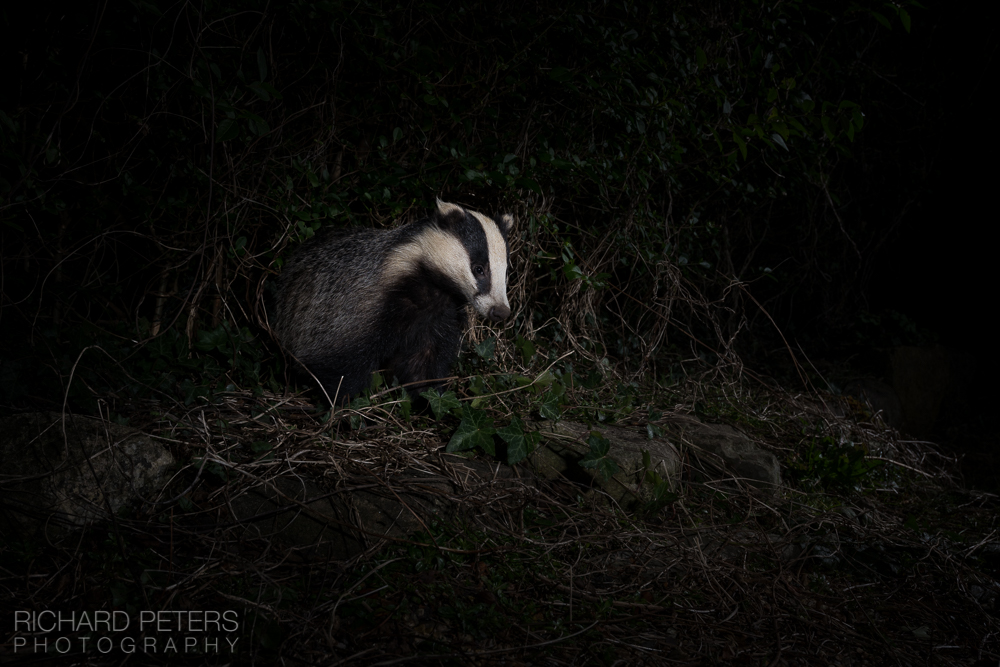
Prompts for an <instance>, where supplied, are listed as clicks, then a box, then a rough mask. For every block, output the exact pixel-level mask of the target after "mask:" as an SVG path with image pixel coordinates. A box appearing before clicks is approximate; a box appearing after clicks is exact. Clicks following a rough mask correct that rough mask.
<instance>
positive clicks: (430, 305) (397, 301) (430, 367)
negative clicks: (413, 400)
mask: <svg viewBox="0 0 1000 667" xmlns="http://www.w3.org/2000/svg"><path fill="white" fill-rule="evenodd" d="M467 321H468V317H467V315H466V310H465V298H464V297H463V296H462V294H461V292H460V291H459V290H458V288H457V287H456V286H454V285H451V284H450V283H449V281H448V280H447V278H445V277H444V276H441V275H440V274H438V273H436V272H433V271H430V270H428V269H427V268H426V267H420V268H419V269H418V270H417V271H416V272H415V273H413V274H411V275H409V276H405V277H404V278H402V279H400V280H399V281H397V282H396V284H395V285H394V286H393V287H391V288H390V289H389V290H388V291H387V293H386V296H385V301H384V302H383V305H382V307H381V309H380V311H379V314H378V319H377V322H376V326H375V327H374V331H376V332H380V334H374V335H370V336H369V337H368V338H359V339H358V340H356V341H355V343H354V344H352V345H350V346H348V347H346V348H345V349H343V350H329V351H324V352H323V353H322V354H319V355H315V356H313V357H311V358H307V359H302V360H301V361H302V362H303V363H304V364H305V365H306V366H307V367H308V369H309V370H310V371H311V372H312V373H313V375H315V376H316V379H317V380H319V381H320V383H322V385H323V387H324V388H325V389H326V391H327V393H328V394H329V396H330V398H331V399H332V400H337V401H343V400H346V399H347V398H349V397H351V396H354V395H357V394H358V393H360V392H361V391H363V390H364V389H366V388H367V387H368V385H369V383H370V382H371V375H372V373H373V372H375V371H377V370H383V371H386V372H387V373H386V376H387V379H388V378H392V377H395V378H396V379H397V380H398V381H399V383H400V384H401V385H404V386H406V388H407V390H408V391H409V392H410V394H411V395H416V394H418V393H419V392H420V391H423V390H424V389H426V388H427V387H429V386H434V385H436V384H439V382H435V381H440V380H441V379H442V378H445V377H448V376H449V375H450V369H451V365H452V364H453V363H454V362H455V358H456V357H457V356H458V346H459V343H460V342H461V338H462V331H463V330H464V329H465V327H466V324H467ZM341 378H343V379H341ZM335 395H336V396H337V397H338V398H334V396H335Z"/></svg>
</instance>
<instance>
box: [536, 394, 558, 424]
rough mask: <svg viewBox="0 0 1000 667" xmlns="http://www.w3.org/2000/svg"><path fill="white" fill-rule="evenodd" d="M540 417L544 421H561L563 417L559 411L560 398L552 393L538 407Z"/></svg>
mask: <svg viewBox="0 0 1000 667" xmlns="http://www.w3.org/2000/svg"><path fill="white" fill-rule="evenodd" d="M538 415H539V416H540V417H541V418H542V419H559V418H560V417H561V416H562V412H561V411H560V410H559V397H558V396H556V395H555V394H553V393H551V392H550V393H549V395H548V396H546V398H545V401H544V402H543V403H542V404H541V405H540V406H538Z"/></svg>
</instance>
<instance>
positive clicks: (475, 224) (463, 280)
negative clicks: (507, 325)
mask: <svg viewBox="0 0 1000 667" xmlns="http://www.w3.org/2000/svg"><path fill="white" fill-rule="evenodd" d="M427 222H428V224H427V226H426V227H424V228H423V229H422V230H421V232H420V233H419V234H418V235H417V236H416V238H414V239H413V241H412V242H411V243H410V244H407V246H406V247H404V248H400V249H399V250H400V251H401V253H402V255H406V262H407V263H408V262H412V261H415V260H417V261H419V262H421V263H423V264H425V265H426V266H428V267H430V268H431V269H432V270H433V271H435V272H437V273H438V274H440V275H441V276H443V277H445V278H447V280H448V282H449V283H450V284H452V285H453V286H454V287H456V288H457V289H458V290H459V291H460V292H461V293H462V294H463V295H464V296H465V298H466V300H467V301H468V302H469V303H470V304H471V305H472V307H473V308H475V309H476V312H478V313H479V314H480V315H482V316H483V317H486V318H489V319H491V320H493V321H494V322H497V321H500V320H502V319H504V318H505V317H507V316H508V315H510V303H508V301H507V257H508V245H507V236H508V234H509V232H510V229H511V227H512V226H513V224H514V219H513V218H512V217H511V216H510V215H506V214H505V215H503V216H501V217H500V219H499V220H495V219H494V218H491V217H489V216H487V215H483V214H481V213H476V212H474V211H467V210H465V209H464V208H462V207H461V206H458V205H457V204H449V203H447V202H443V201H441V200H440V199H438V200H437V210H436V211H434V213H433V214H432V215H431V217H430V219H429V220H428V221H427ZM397 257H398V259H400V260H402V259H403V257H402V256H400V255H399V254H397Z"/></svg>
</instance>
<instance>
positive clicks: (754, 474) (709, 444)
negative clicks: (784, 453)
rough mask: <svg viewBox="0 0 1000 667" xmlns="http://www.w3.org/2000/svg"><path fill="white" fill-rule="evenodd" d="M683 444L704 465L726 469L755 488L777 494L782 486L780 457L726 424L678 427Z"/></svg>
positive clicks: (692, 422)
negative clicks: (687, 446)
mask: <svg viewBox="0 0 1000 667" xmlns="http://www.w3.org/2000/svg"><path fill="white" fill-rule="evenodd" d="M677 427H678V428H679V431H680V436H679V437H680V439H681V442H682V443H685V444H687V445H689V446H690V447H691V448H692V450H693V452H694V454H695V456H696V457H698V458H699V459H700V460H701V461H702V462H703V463H708V464H711V465H714V466H715V467H717V468H720V469H722V470H726V471H727V472H729V473H731V474H732V475H734V476H735V477H737V478H740V479H741V480H743V481H746V482H749V483H750V484H751V485H752V486H754V487H755V488H758V489H761V490H765V491H772V492H776V491H777V490H778V489H779V488H780V487H781V466H780V464H779V463H778V458H777V457H776V456H775V455H774V454H772V453H771V452H769V451H766V450H763V449H761V448H760V447H758V446H757V445H755V444H754V443H753V441H751V440H750V438H748V437H747V436H746V435H744V434H743V433H741V432H740V431H737V430H736V429H735V428H733V427H732V426H728V425H726V424H702V423H701V422H696V421H693V420H692V421H687V422H683V423H681V424H678V425H677Z"/></svg>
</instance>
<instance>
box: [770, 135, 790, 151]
mask: <svg viewBox="0 0 1000 667" xmlns="http://www.w3.org/2000/svg"><path fill="white" fill-rule="evenodd" d="M771 139H773V140H774V143H776V144H778V145H779V146H781V147H782V148H784V149H785V150H786V151H787V150H788V146H786V145H785V140H784V139H782V138H781V135H780V134H778V133H777V132H775V133H774V134H772V135H771Z"/></svg>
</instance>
